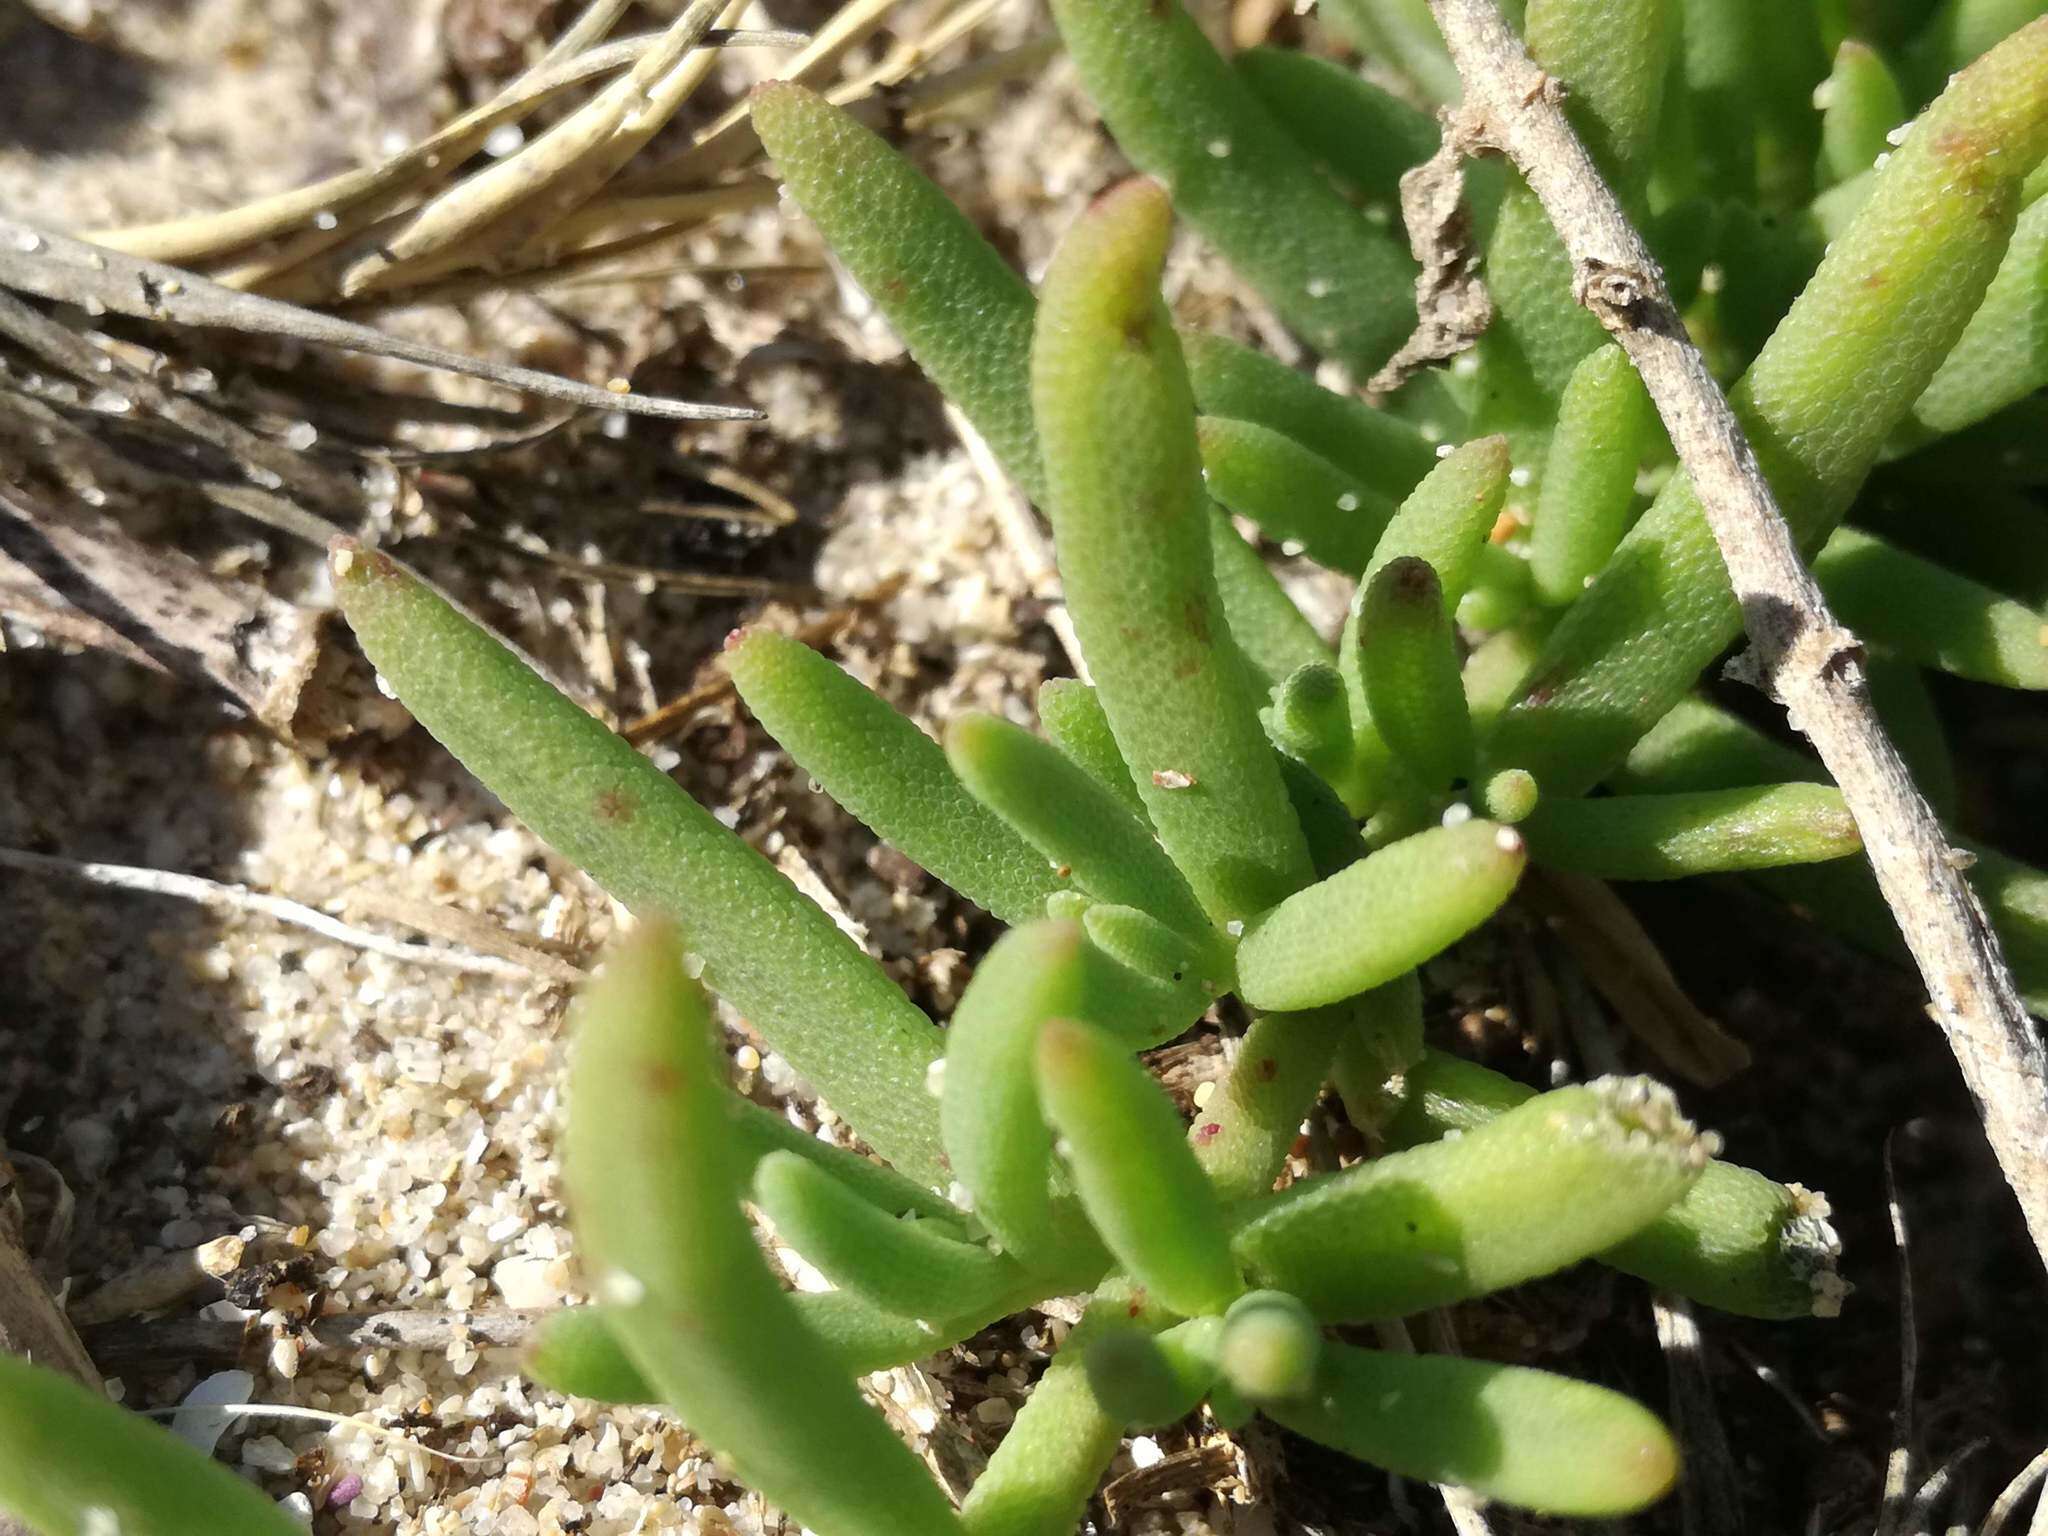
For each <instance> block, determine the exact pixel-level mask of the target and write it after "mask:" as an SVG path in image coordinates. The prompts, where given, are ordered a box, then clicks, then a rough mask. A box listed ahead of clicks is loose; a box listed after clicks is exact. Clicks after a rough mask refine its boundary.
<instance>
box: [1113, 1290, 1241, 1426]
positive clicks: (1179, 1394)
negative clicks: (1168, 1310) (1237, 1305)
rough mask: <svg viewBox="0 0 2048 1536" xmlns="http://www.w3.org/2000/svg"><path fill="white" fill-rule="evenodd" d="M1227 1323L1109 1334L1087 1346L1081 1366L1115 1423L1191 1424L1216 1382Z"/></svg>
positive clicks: (1209, 1320) (1210, 1320)
mask: <svg viewBox="0 0 2048 1536" xmlns="http://www.w3.org/2000/svg"><path fill="white" fill-rule="evenodd" d="M1222 1332H1223V1320H1222V1319H1221V1318H1216V1317H1191V1318H1189V1319H1188V1320H1187V1321H1186V1322H1184V1323H1177V1324H1175V1325H1174V1326H1173V1327H1171V1328H1169V1329H1167V1330H1166V1331H1165V1332H1164V1333H1157V1334H1155V1333H1148V1332H1146V1331H1145V1330H1144V1329H1142V1328H1116V1327H1108V1328H1104V1329H1103V1330H1102V1331H1101V1332H1100V1333H1098V1334H1096V1335H1095V1337H1093V1338H1092V1339H1090V1340H1089V1341H1088V1345H1087V1348H1085V1349H1084V1350H1082V1352H1081V1363H1082V1366H1083V1368H1084V1369H1086V1371H1087V1373H1088V1389H1089V1390H1090V1391H1091V1392H1093V1393H1094V1394H1095V1401H1096V1402H1097V1403H1098V1404H1100V1405H1101V1408H1102V1411H1103V1412H1104V1413H1105V1414H1107V1415H1108V1416H1109V1417H1110V1418H1111V1419H1112V1420H1113V1421H1115V1422H1116V1423H1118V1424H1121V1425H1124V1426H1125V1427H1126V1428H1130V1429H1158V1428H1161V1427H1163V1426H1165V1425H1168V1424H1171V1423H1173V1422H1175V1421H1176V1420H1178V1419H1184V1418H1186V1417H1187V1416H1188V1415H1189V1414H1190V1413H1192V1412H1194V1410H1195V1408H1196V1406H1197V1405H1198V1404H1199V1403H1200V1402H1201V1401H1202V1398H1203V1397H1204V1396H1205V1395H1206V1394H1207V1393H1208V1391H1209V1387H1210V1385H1211V1384H1212V1383H1213V1382H1214V1381H1215V1380H1216V1346H1217V1340H1218V1339H1219V1337H1220V1336H1221V1334H1222Z"/></svg>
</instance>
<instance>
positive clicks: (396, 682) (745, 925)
mask: <svg viewBox="0 0 2048 1536" xmlns="http://www.w3.org/2000/svg"><path fill="white" fill-rule="evenodd" d="M334 572H335V590H336V593H337V595H338V596H339V598H340V600H341V606H342V611H343V612H344V613H345V614H347V616H348V621H349V623H350V625H351V626H352V627H353V628H354V630H355V632H356V637H357V638H358V639H359V640H360V641H361V642H362V646H363V649H364V651H365V652H367V653H368V655H369V657H370V660H371V661H372V662H373V663H374V664H375V665H376V667H377V670H378V671H379V672H380V673H381V674H382V675H383V676H384V678H385V679H386V680H387V681H388V682H389V683H390V684H391V686H392V688H393V690H394V691H395V692H396V693H397V694H398V696H399V698H400V700H401V701H403V702H404V704H405V706H406V708H408V709H410V710H411V711H412V713H413V715H414V717H415V718H416V719H418V720H419V722H420V723H421V724H422V725H424V726H425V727H426V728H427V729H428V730H429V731H431V732H432V733H433V734H434V737H435V739H436V740H438V741H439V742H440V743H441V744H442V745H443V746H445V747H446V748H448V750H449V751H450V752H452V753H454V754H455V756H456V757H457V758H458V759H459V760H460V761H461V762H462V764H463V766H464V767H466V768H468V769H469V770H470V771H471V772H472V773H474V774H476V776H477V777H478V778H479V779H481V780H482V781H483V782H484V784H485V786H486V787H487V788H489V789H490V790H491V791H492V793H494V794H495V795H497V796H498V798H499V799H501V800H503V801H504V802H505V804H506V806H507V807H509V808H510V809H511V811H512V812H513V814H514V815H516V816H518V817H519V818H520V820H522V821H524V822H525V823H526V824H527V825H528V826H530V827H532V828H533V830H534V831H535V832H536V833H538V834H539V835H540V836H541V837H543V838H545V839H546V840H547V841H548V842H549V843H550V844H552V845H553V846H554V847H555V848H556V849H558V850H559V851H560V852H561V854H562V855H563V856H564V857H565V858H567V859H568V860H570V861H571V862H572V863H574V864H576V865H578V866H579V867H581V868H583V869H585V870H587V871H589V872H590V874H591V875H592V876H593V877H594V878H595V879H596V880H597V881H598V883H599V884H601V885H602V886H603V887H604V888H605V889H606V890H607V891H609V892H611V894H612V895H614V896H616V897H617V898H618V899H619V900H621V901H623V902H625V903H626V905H627V906H629V907H631V908H633V909H634V910H635V911H637V912H640V913H642V914H650V913H661V914H666V915H667V916H668V917H670V918H672V919H674V920H675V922H676V923H677V924H678V925H679V926H680V928H681V931H682V934H683V942H684V943H685V944H686V945H687V946H688V947H689V949H690V951H691V953H692V954H694V955H696V956H697V957H698V958H699V959H701V960H702V962H703V980H704V984H705V985H706V986H708V987H710V988H711V989H712V990H713V991H714V992H716V993H717V994H718V995H719V996H720V997H723V998H724V999H726V1001H728V1002H730V1003H731V1004H732V1005H733V1006H734V1007H735V1008H737V1009H738V1010H739V1011H740V1012H741V1013H743V1014H745V1015H746V1016H747V1018H748V1020H749V1021H750V1022H751V1023H752V1024H753V1026H754V1027H755V1028H756V1029H757V1030H759V1031H760V1033H761V1035H762V1037H763V1038H764V1039H765V1040H767V1042H768V1043H769V1044H770V1045H771V1046H773V1047H774V1048H775V1049H776V1050H777V1051H779V1052H781V1053H782V1055H783V1056H785V1057H787V1058H788V1059H789V1062H790V1064H791V1065H792V1066H794V1067H795V1068H796V1069H797V1071H799V1072H800V1073H802V1074H803V1075H804V1077H805V1078H807V1079H808V1080H809V1081H810V1083H811V1084H812V1086H813V1087H815V1088H816V1089H817V1090H818V1092H819V1094H820V1095H821V1096H822V1097H823V1098H824V1099H825V1100H826V1101H827V1102H828V1103H830V1104H831V1106H832V1108H833V1109H834V1110H836V1111H837V1112H838V1113H839V1114H840V1115H841V1116H842V1117H843V1118H844V1119H845V1121H846V1122H847V1124H848V1125H849V1126H851V1127H852V1128H853V1129H854V1130H856V1131H857V1132H859V1134H860V1136H861V1138H862V1139H863V1140H864V1141H866V1142H867V1143H868V1144H869V1145H870V1146H872V1147H873V1148H874V1149H875V1150H876V1151H877V1152H880V1153H881V1154H882V1155H883V1156H884V1157H886V1158H888V1160H889V1161H890V1162H891V1163H893V1164H894V1165H895V1166H896V1167H897V1168H898V1169H899V1170H901V1171H902V1172H903V1173H905V1174H907V1175H909V1176H910V1177H912V1178H915V1179H918V1180H920V1181H927V1180H928V1181H930V1182H932V1183H943V1182H944V1174H943V1167H942V1164H941V1161H940V1157H939V1138H938V1116H937V1114H936V1113H935V1106H934V1105H933V1104H932V1102H931V1100H930V1099H929V1098H927V1097H926V1096H925V1095H924V1093H923V1091H922V1090H923V1085H924V1078H925V1072H926V1069H927V1068H928V1067H929V1066H930V1065H931V1063H932V1061H933V1060H934V1059H935V1058H936V1057H937V1056H938V1054H939V1033H938V1031H937V1030H936V1029H934V1028H933V1027H932V1025H931V1022H930V1021H929V1020H927V1019H926V1018H925V1016H924V1015H923V1014H922V1013H920V1012H919V1011H918V1010H917V1008H916V1007H915V1006H914V1005H913V1004H912V1003H911V1002H910V1000H909V999H908V998H906V997H905V996H904V995H903V993H902V992H901V991H900V990H899V989H898V988H897V986H896V984H895V983H894V982H892V981H890V980H889V978H888V977H887V976H886V975H884V974H883V972H882V969H881V967H880V966H878V965H876V964H875V962H874V961H873V960H871V959H869V958H868V956H867V955H865V954H863V953H862V952H861V950H860V948H859V946H858V945H856V944H855V943H854V942H853V941H852V940H851V939H849V938H848V937H847V936H846V935H845V934H843V933H841V932H840V931H839V928H838V927H837V925H835V924H834V923H833V921H832V919H831V918H830V917H828V916H827V915H826V914H825V913H824V912H823V911H822V910H820V908H819V907H818V906H817V904H816V903H815V902H813V901H811V900H810V899H809V898H807V897H805V896H804V895H802V894H801V893H800V892H799V891H798V890H797V889H796V888H795V887H794V886H792V885H791V884H790V883H789V882H788V881H787V880H785V879H784V878H783V877H782V875H781V874H779V873H778V872H777V871H776V869H775V868H774V866H773V865H771V864H770V863H769V862H768V861H767V860H766V859H765V858H763V857H762V856H761V855H760V854H759V853H758V852H756V851H755V850H754V849H753V848H750V847H749V846H747V844H745V843H743V842H741V841H740V839H739V838H738V837H736V836H734V834H733V833H732V832H731V830H729V829H728V828H726V827H724V826H722V825H721V824H720V823H719V821H718V820H717V818H716V817H714V816H713V815H712V814H711V813H710V812H709V811H707V810H705V809H704V808H703V807H702V806H700V805H699V804H697V802H696V801H694V800H692V799H691V798H690V797H689V796H688V795H686V794H684V793H683V791H682V790H681V789H680V788H678V787H677V785H676V783H675V781H674V780H672V779H671V778H669V776H668V775H667V774H665V773H663V772H662V771H661V770H660V769H659V768H656V767H655V766H654V764H652V763H651V762H649V761H648V760H647V759H646V758H645V757H643V756H641V755H640V753H638V752H636V751H634V750H633V748H632V747H631V746H629V745H627V743H626V742H624V741H622V740H621V739H620V738H619V737H617V736H615V735H614V734H612V732H610V731H608V730H606V729H605V728H604V726H602V725H601V724H599V723H598V722H597V721H596V720H593V719H592V718H591V717H590V716H589V715H588V714H586V713H585V712H584V711H583V710H582V709H580V708H578V707H577V706H576V705H575V704H574V703H573V702H572V701H570V700H569V699H566V698H564V697H563V696H562V695H561V694H559V693H557V692H556V691H555V690H554V688H553V687H551V686H550V685H549V684H548V683H547V681H546V680H545V679H543V678H541V677H540V676H538V675H537V674H536V673H535V672H534V671H533V670H532V669H531V668H529V667H528V666H527V665H526V664H525V663H524V662H522V661H521V660H520V659H519V658H518V657H517V656H515V655H513V654H512V653H511V652H510V651H509V650H507V649H506V648H505V647H504V646H503V645H502V644H500V643H499V642H498V641H497V640H496V639H495V638H493V637H492V636H491V635H490V634H489V633H488V632H487V631H486V630H484V629H483V628H482V627H481V626H479V625H478V624H476V623H474V622H473V621H472V620H470V619H468V618H466V617H465V616H464V615H462V614H461V613H459V612H457V611H456V610H455V609H454V608H453V607H451V606H450V605H449V604H448V603H447V602H445V601H444V600H443V599H442V598H440V597H439V596H437V595H436V594H434V593H433V592H431V591H429V590H428V589H427V588H426V587H425V586H423V585H421V584H420V583H419V582H418V581H416V580H415V579H414V578H413V577H411V576H409V575H407V574H406V573H405V572H403V571H402V570H401V569H400V568H399V567H398V565H397V564H396V563H395V562H393V561H391V560H389V559H387V558H385V557H383V556H381V555H378V554H375V553H372V552H368V551H364V550H360V549H355V548H353V547H350V546H342V547H340V548H339V549H338V550H337V553H336V555H335V558H334Z"/></svg>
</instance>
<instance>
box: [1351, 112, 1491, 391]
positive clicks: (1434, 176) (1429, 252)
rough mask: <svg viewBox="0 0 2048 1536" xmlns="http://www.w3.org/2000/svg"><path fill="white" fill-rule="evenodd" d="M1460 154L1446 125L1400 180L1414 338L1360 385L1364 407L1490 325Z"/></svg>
mask: <svg viewBox="0 0 2048 1536" xmlns="http://www.w3.org/2000/svg"><path fill="white" fill-rule="evenodd" d="M1467 153H1469V151H1468V148H1467V146H1466V145H1465V144H1464V143H1462V142H1461V141H1460V139H1459V137H1458V135H1457V134H1456V133H1455V132H1453V131H1452V128H1451V125H1450V124H1449V123H1448V122H1447V123H1446V124H1445V129H1444V139H1443V143H1442V144H1441V145H1439V146H1438V148H1437V152H1436V153H1435V154H1433V155H1431V156H1430V157H1429V158H1428V159H1427V160H1425V161H1423V162H1422V164H1420V165H1418V166H1415V167H1414V168H1413V169H1411V170H1408V171H1405V172H1403V173H1402V176H1401V221H1402V223H1403V224H1404V225H1406V226H1407V230H1408V248H1409V250H1411V251H1413V252H1414V253H1415V259H1416V260H1417V261H1419V262H1421V263H1422V271H1421V272H1420V273H1419V274H1418V275H1417V276H1416V279H1415V314H1416V324H1415V333H1414V334H1413V335H1412V336H1410V337H1409V338H1408V339H1407V340H1406V341H1404V342H1402V343H1401V350H1400V351H1398V352H1396V353H1395V354H1394V355H1393V356H1392V357H1390V358H1388V359H1387V361H1386V363H1385V364H1384V366H1382V367H1381V369H1380V371H1379V372H1378V373H1376V374H1374V375H1373V376H1372V378H1371V379H1369V380H1367V382H1366V386H1365V392H1366V398H1367V399H1373V400H1376V399H1380V398H1382V397H1384V396H1386V395H1391V394H1392V393H1393V392H1394V391H1395V390H1397V389H1399V388H1400V387H1401V386H1402V385H1403V384H1404V383H1406V382H1407V381H1408V378H1409V376H1410V375H1411V374H1413V373H1415V372H1417V371H1418V370H1420V369H1422V368H1426V367H1428V366H1429V365H1430V364H1431V363H1441V362H1444V361H1447V360H1448V359H1450V358H1453V357H1456V356H1457V355H1458V354H1459V353H1460V352H1463V351H1464V350H1465V349H1466V348H1467V347H1469V346H1471V345H1472V343H1473V342H1475V341H1477V340H1478V339H1479V336H1480V333H1481V332H1483V331H1484V330H1485V329H1486V328H1487V327H1488V326H1489V325H1491V324H1493V296H1492V295H1491V294H1489V293H1488V292H1487V291H1486V284H1485V283H1484V282H1483V281H1481V279H1480V276H1479V247H1478V246H1477V245H1476V244H1475V243H1474V242H1473V239H1472V214H1471V210H1470V209H1468V208H1467V207H1466V206H1465V157H1466V155H1467Z"/></svg>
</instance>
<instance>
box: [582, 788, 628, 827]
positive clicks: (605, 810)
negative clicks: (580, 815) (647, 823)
mask: <svg viewBox="0 0 2048 1536" xmlns="http://www.w3.org/2000/svg"><path fill="white" fill-rule="evenodd" d="M590 808H591V809H592V810H593V811H595V812H597V816H598V820H600V821H608V822H611V823H612V824H613V825H615V826H616V825H623V824H624V823H626V822H629V821H631V820H632V819H633V818H634V817H635V816H637V815H638V814H639V813H640V804H639V802H638V801H637V800H635V799H634V798H633V797H632V796H631V795H629V794H627V793H626V791H624V790H623V789H607V790H605V791H603V792H602V793H601V794H599V795H598V797H597V799H596V800H594V801H592V802H591V807H590Z"/></svg>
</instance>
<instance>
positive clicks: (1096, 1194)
mask: <svg viewBox="0 0 2048 1536" xmlns="http://www.w3.org/2000/svg"><path fill="white" fill-rule="evenodd" d="M1037 1066H1038V1092H1039V1097H1040V1100H1041V1102H1042V1103H1043V1105H1044V1109H1045V1117H1046V1119H1047V1121H1049V1122H1050V1123H1051V1125H1052V1128H1053V1129H1054V1130H1055V1131H1057V1132H1058V1133H1059V1137H1060V1143H1061V1150H1062V1151H1063V1152H1064V1153H1065V1155H1066V1159H1067V1164H1068V1166H1069V1167H1070V1168H1071V1169H1072V1170H1073V1174H1074V1184H1075V1187H1076V1188H1077V1189H1078V1190H1079V1191H1080V1195H1081V1203H1082V1205H1083V1206H1085V1207H1086V1208H1087V1211H1088V1215H1089V1218H1090V1220H1092V1221H1093V1222H1094V1223H1095V1229H1096V1230H1097V1231H1098V1232H1099V1233H1101V1234H1102V1240H1103V1241H1104V1242H1105V1243H1107V1244H1108V1245H1109V1251H1110V1252H1111V1253H1112V1254H1114V1255H1115V1256H1116V1258H1117V1261H1118V1262H1119V1263H1120V1264H1121V1265H1122V1266H1123V1267H1124V1268H1125V1269H1126V1270H1127V1271H1128V1272H1129V1273H1130V1275H1131V1277H1132V1278H1133V1279H1135V1280H1136V1281H1137V1282H1138V1283H1139V1284H1141V1285H1143V1286H1144V1287H1145V1288H1146V1290H1147V1291H1148V1292H1149V1293H1150V1294H1151V1295H1153V1296H1155V1297H1157V1298H1158V1300H1159V1302H1160V1304H1161V1305H1162V1306H1165V1307H1168V1308H1170V1309H1172V1310H1173V1311H1175V1312H1179V1313H1181V1314H1182V1315H1183V1316H1187V1317H1199V1316H1202V1315H1204V1314H1206V1313H1211V1312H1221V1311H1222V1310H1223V1309H1224V1308H1225V1307H1227V1306H1229V1305H1230V1303H1231V1301H1232V1299H1233V1298H1234V1297H1236V1296H1237V1294H1238V1293H1239V1292H1240V1291H1242V1290H1243V1289H1244V1285H1243V1282H1242V1281H1240V1280H1239V1278H1238V1274H1237V1266H1236V1264H1235V1263H1234V1262H1233V1261H1232V1259H1231V1257H1230V1245H1229V1243H1228V1241H1227V1240H1226V1239H1225V1236H1224V1230H1223V1212H1222V1208H1221V1207H1220V1206H1219V1205H1218V1204H1217V1201H1216V1196H1215V1194H1214V1192H1213V1191H1212V1190H1211V1189H1210V1187H1209V1181H1208V1180H1207V1179H1206V1178H1205V1177H1204V1176H1203V1174H1202V1170H1201V1166H1200V1165H1199V1164H1198V1163H1196V1161H1195V1156H1194V1153H1193V1152H1191V1151H1190V1150H1189V1149H1188V1144H1187V1140H1186V1133H1185V1129H1184V1127H1183V1126H1182V1125H1181V1120H1180V1115H1179V1113H1178V1112H1177V1111H1176V1110H1175V1109H1174V1107H1173V1101H1172V1100H1171V1099H1169V1098H1168V1097H1167V1096H1166V1093H1165V1090H1164V1089H1162V1088H1161V1087H1160V1086H1159V1085H1158V1084H1157V1083H1156V1082H1154V1081H1153V1080H1152V1078H1151V1076H1150V1075H1149V1074H1148V1073H1146V1071H1145V1069H1144V1068H1143V1067H1141V1066H1139V1065H1138V1063H1137V1062H1136V1061H1135V1060H1133V1059H1132V1058H1131V1057H1130V1056H1129V1055H1128V1054H1126V1053H1125V1052H1124V1051H1123V1049H1122V1048H1121V1047H1119V1046H1118V1045H1117V1044H1116V1042H1115V1041H1114V1040H1112V1039H1111V1038H1110V1037H1109V1036H1107V1035H1105V1034H1103V1033H1102V1032H1101V1031H1100V1030H1097V1029H1093V1028H1091V1027H1089V1026H1088V1025H1086V1024H1080V1023H1075V1022H1073V1021H1071V1020H1065V1019H1056V1020H1053V1021H1052V1022H1051V1023H1048V1024H1047V1025H1046V1026H1045V1027H1044V1028H1043V1029H1042V1030H1041V1031H1040V1032H1039V1037H1038V1062H1037Z"/></svg>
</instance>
